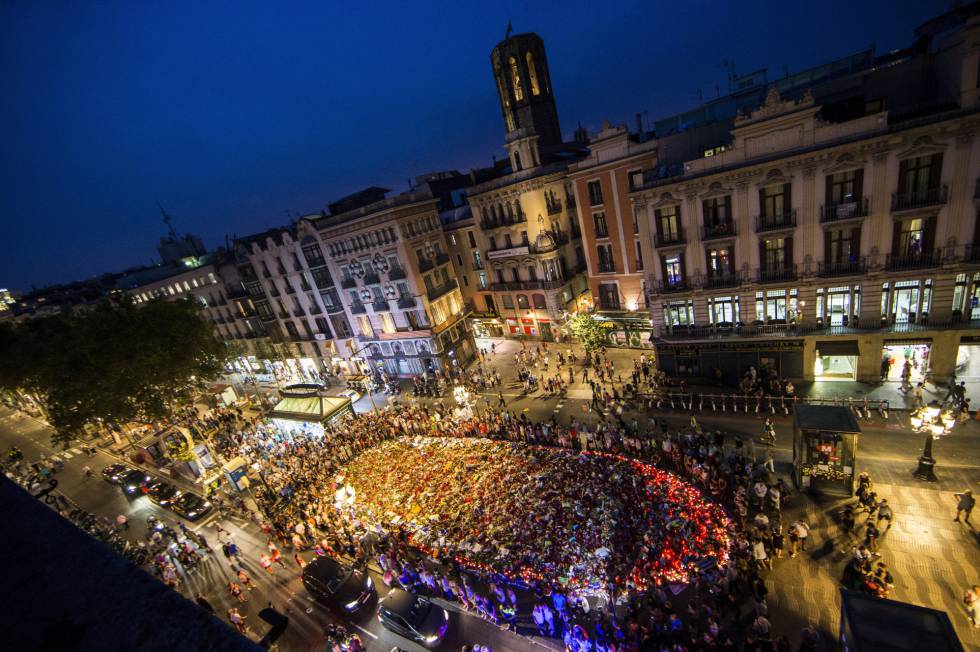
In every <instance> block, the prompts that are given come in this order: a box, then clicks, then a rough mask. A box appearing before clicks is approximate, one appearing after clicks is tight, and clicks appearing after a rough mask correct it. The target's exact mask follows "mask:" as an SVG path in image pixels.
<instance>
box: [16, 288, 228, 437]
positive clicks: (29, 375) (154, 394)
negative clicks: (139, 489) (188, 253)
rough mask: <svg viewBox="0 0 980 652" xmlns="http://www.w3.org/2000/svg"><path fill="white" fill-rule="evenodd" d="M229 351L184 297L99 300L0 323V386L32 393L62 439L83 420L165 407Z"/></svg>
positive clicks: (143, 416)
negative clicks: (81, 308)
mask: <svg viewBox="0 0 980 652" xmlns="http://www.w3.org/2000/svg"><path fill="white" fill-rule="evenodd" d="M228 358H229V351H228V349H227V347H226V346H225V345H224V343H222V342H220V341H219V340H217V339H216V338H215V337H214V334H213V333H212V331H211V327H210V326H209V325H208V324H207V322H205V321H204V319H203V318H202V316H201V314H200V306H199V305H198V304H196V303H194V302H193V301H192V300H190V299H186V300H181V301H165V300H162V299H161V300H156V301H150V302H149V303H146V304H142V305H141V306H139V307H137V306H135V305H134V304H133V303H132V302H131V301H129V300H123V301H120V300H107V301H103V302H102V303H100V304H99V305H98V306H96V307H95V308H94V309H92V310H89V311H85V312H81V313H78V314H63V315H56V316H51V317H40V318H37V319H33V320H30V321H27V322H24V323H22V324H16V325H7V326H5V327H3V328H0V387H3V388H6V389H24V390H27V391H30V392H33V393H35V394H37V395H38V396H39V397H40V398H41V400H42V402H43V403H44V405H45V408H46V410H47V413H48V419H49V421H50V422H51V425H52V426H54V427H55V429H56V431H57V432H56V434H55V436H54V440H55V442H57V443H61V444H63V445H65V446H67V445H68V444H69V443H70V442H72V441H73V440H74V439H76V438H77V437H78V436H79V434H80V433H81V432H82V430H83V428H84V427H85V426H86V425H88V424H94V423H96V422H97V421H98V420H100V419H101V420H102V421H104V422H106V423H109V424H124V423H127V422H129V421H133V420H147V421H152V420H156V419H162V418H166V417H168V416H170V415H171V414H172V411H173V408H174V406H175V405H176V404H178V403H180V402H182V401H185V400H187V399H188V398H189V397H190V396H191V393H192V391H193V390H194V389H195V388H196V387H200V386H202V385H203V384H204V383H205V382H207V381H209V380H212V379H214V378H216V377H217V376H218V375H219V374H221V373H222V371H223V370H224V364H225V362H226V360H227V359H228Z"/></svg>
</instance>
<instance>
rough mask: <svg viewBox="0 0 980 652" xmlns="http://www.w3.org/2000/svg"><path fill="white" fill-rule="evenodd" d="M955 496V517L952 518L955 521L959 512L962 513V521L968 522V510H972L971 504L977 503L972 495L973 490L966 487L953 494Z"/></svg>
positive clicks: (958, 516) (957, 520)
mask: <svg viewBox="0 0 980 652" xmlns="http://www.w3.org/2000/svg"><path fill="white" fill-rule="evenodd" d="M953 495H954V496H955V497H956V501H957V502H956V518H954V519H953V520H954V521H956V522H957V523H958V522H959V520H960V514H963V521H964V522H965V523H969V522H970V512H972V511H973V506H974V505H976V504H977V501H976V499H975V498H974V497H973V491H972V490H971V489H966V490H965V491H963V493H959V494H953Z"/></svg>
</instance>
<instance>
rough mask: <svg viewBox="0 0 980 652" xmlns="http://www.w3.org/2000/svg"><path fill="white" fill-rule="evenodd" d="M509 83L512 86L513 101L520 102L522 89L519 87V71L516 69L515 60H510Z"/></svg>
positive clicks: (512, 58) (522, 93) (522, 95)
mask: <svg viewBox="0 0 980 652" xmlns="http://www.w3.org/2000/svg"><path fill="white" fill-rule="evenodd" d="M509 63H510V81H511V84H512V85H513V86H514V101H515V102H520V101H521V100H523V99H524V88H523V87H522V86H521V71H520V70H518V68H517V59H515V58H514V57H511V58H510V62H509Z"/></svg>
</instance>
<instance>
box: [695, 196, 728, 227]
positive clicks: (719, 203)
mask: <svg viewBox="0 0 980 652" xmlns="http://www.w3.org/2000/svg"><path fill="white" fill-rule="evenodd" d="M701 205H702V207H703V209H704V225H705V226H706V227H709V229H710V227H718V226H722V225H726V226H727V225H729V224H731V222H732V198H731V196H730V195H726V196H724V197H711V198H710V199H705V200H704V201H703V202H702V204H701Z"/></svg>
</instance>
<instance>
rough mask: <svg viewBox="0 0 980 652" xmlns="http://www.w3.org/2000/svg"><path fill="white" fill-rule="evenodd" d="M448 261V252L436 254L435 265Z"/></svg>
mask: <svg viewBox="0 0 980 652" xmlns="http://www.w3.org/2000/svg"><path fill="white" fill-rule="evenodd" d="M448 262H449V254H443V253H439V254H436V265H445V264H446V263H448Z"/></svg>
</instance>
